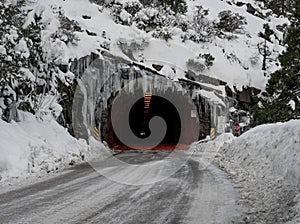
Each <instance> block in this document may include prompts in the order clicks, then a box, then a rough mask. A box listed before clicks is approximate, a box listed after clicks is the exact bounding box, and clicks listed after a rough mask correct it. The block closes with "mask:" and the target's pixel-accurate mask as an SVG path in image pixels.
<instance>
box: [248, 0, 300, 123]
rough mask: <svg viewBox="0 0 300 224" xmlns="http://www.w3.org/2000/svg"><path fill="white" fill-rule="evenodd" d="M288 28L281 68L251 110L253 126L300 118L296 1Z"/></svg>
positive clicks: (298, 6) (299, 11)
mask: <svg viewBox="0 0 300 224" xmlns="http://www.w3.org/2000/svg"><path fill="white" fill-rule="evenodd" d="M291 14H292V15H291V19H290V20H291V25H290V27H289V29H288V33H287V36H286V38H285V43H286V44H287V49H286V51H285V52H283V53H282V55H280V57H279V61H280V63H281V66H282V67H281V69H280V70H278V71H276V72H274V73H273V74H271V77H270V79H269V81H268V84H267V86H266V92H265V93H264V94H263V97H262V98H261V103H262V104H261V105H260V106H255V107H254V119H255V124H261V123H265V122H278V121H287V120H289V119H299V118H300V26H299V25H300V21H299V20H300V0H295V2H294V7H293V10H292V12H291Z"/></svg>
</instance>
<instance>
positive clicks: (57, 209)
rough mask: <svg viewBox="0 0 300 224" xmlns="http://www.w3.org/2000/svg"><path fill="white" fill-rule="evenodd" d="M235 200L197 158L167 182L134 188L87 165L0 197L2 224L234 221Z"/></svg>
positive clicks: (144, 156)
mask: <svg viewBox="0 0 300 224" xmlns="http://www.w3.org/2000/svg"><path fill="white" fill-rule="evenodd" d="M167 155H168V152H147V153H137V152H135V153H134V152H127V153H121V154H119V155H117V156H116V157H117V158H119V159H120V160H122V161H125V162H128V163H131V164H138V165H140V164H142V165H145V164H148V163H155V162H161V159H162V158H165V157H166V156H167ZM165 161H166V159H165V160H163V162H162V163H166V164H167V165H166V166H165V168H166V169H165V170H167V169H168V166H174V164H173V162H172V161H167V162H165ZM177 165H178V164H177ZM110 166H111V167H110V168H113V172H118V171H119V172H120V175H121V176H122V177H124V178H127V179H130V178H133V179H132V180H133V181H134V178H138V179H139V180H140V179H142V178H143V177H144V176H145V175H143V172H142V173H141V171H136V172H139V173H138V175H137V173H135V171H133V170H132V169H127V170H126V169H120V167H118V165H115V167H114V165H110ZM141 175H143V177H142V176H141ZM157 175H160V174H159V172H157ZM136 180H137V179H136ZM235 197H236V193H235V191H234V189H233V188H232V186H231V184H230V182H229V181H228V180H227V178H226V175H225V174H224V173H222V172H221V171H220V170H218V169H217V168H216V167H214V166H212V165H210V166H204V164H203V163H202V162H201V160H199V159H198V158H197V157H195V156H194V157H192V158H190V159H188V160H187V161H185V162H184V163H183V164H182V166H181V168H180V169H179V170H178V171H177V172H176V173H175V174H173V175H172V176H170V177H169V178H167V179H164V180H162V181H159V182H155V183H152V184H148V185H136V186H134V185H126V184H122V183H117V182H114V181H112V180H109V179H107V178H106V177H104V176H102V175H100V174H99V173H97V172H95V170H94V169H93V168H92V167H91V166H90V165H89V164H88V163H87V164H82V165H79V166H76V167H74V168H72V169H71V170H70V172H67V173H65V174H61V175H58V176H56V177H54V178H51V179H48V180H46V181H43V182H40V183H36V184H33V185H30V186H26V187H22V188H20V189H17V190H14V191H11V192H6V193H4V194H0V223H13V224H17V223H43V224H48V223H49V224H50V223H51V224H52V223H78V224H79V223H80V224H82V223H97V224H102V223H103V224H109V223H113V224H125V223H126V224H135V223H136V224H142V223H157V224H160V223H170V224H175V223H197V224H201V223H204V224H209V223H233V220H234V219H236V216H238V209H237V208H236V205H235V202H234V201H235V200H234V199H235Z"/></svg>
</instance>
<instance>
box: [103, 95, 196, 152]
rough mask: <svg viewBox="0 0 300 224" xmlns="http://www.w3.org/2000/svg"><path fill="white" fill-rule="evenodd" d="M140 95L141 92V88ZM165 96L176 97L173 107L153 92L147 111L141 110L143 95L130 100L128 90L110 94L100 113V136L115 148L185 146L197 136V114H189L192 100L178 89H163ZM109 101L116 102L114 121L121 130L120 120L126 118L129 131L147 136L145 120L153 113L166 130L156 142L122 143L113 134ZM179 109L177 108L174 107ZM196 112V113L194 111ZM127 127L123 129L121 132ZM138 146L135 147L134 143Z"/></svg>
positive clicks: (171, 148)
mask: <svg viewBox="0 0 300 224" xmlns="http://www.w3.org/2000/svg"><path fill="white" fill-rule="evenodd" d="M137 91H140V92H139V93H140V95H144V93H143V92H142V90H137ZM165 94H167V95H168V96H169V97H173V98H176V102H177V104H178V105H176V107H175V106H174V105H173V104H172V103H171V102H169V101H168V99H165V98H163V97H160V96H158V95H157V94H155V93H154V94H153V96H152V97H151V101H150V106H149V109H148V111H147V112H146V113H145V97H142V98H140V99H138V100H137V101H134V99H133V97H132V95H130V94H129V93H122V94H119V96H117V97H113V98H111V99H110V100H109V102H108V108H107V110H106V111H105V112H104V113H103V114H102V119H103V121H104V122H102V124H103V125H102V126H101V133H102V137H101V138H102V140H104V141H106V142H107V143H108V145H109V147H110V148H112V149H116V150H130V149H137V148H139V149H152V150H173V149H175V148H176V149H185V148H187V147H188V145H190V144H191V143H193V142H195V141H197V140H198V139H199V120H198V117H195V116H191V113H192V111H193V112H195V105H194V104H193V102H190V101H188V100H187V97H186V96H184V95H183V94H182V93H177V92H172V91H171V90H167V91H166V93H165ZM112 104H117V105H118V110H116V111H115V112H114V113H116V114H114V116H113V117H114V118H115V119H117V121H116V122H115V123H116V124H117V125H118V126H119V127H118V128H120V129H121V130H123V127H124V126H125V125H124V122H129V126H130V129H131V131H132V133H133V134H134V135H135V136H136V137H138V138H141V139H143V138H147V137H148V136H149V135H150V130H149V127H148V123H149V121H150V120H151V118H153V117H155V116H159V117H161V118H162V119H163V120H164V121H165V123H166V125H167V132H166V134H165V135H164V138H163V140H162V141H161V142H160V144H159V145H156V144H154V145H153V144H152V142H147V143H146V144H144V145H142V146H141V145H139V144H140V143H138V142H130V143H131V144H130V146H133V147H132V148H131V147H128V145H125V144H124V143H122V141H120V139H119V138H118V137H117V135H116V133H115V131H114V128H113V125H112V121H111V117H112V114H111V113H112V108H111V105H112ZM178 110H179V111H178ZM124 111H129V118H126V117H125V116H126V115H125V113H124ZM197 116H198V115H197ZM125 131H127V130H124V132H125ZM135 146H138V147H135Z"/></svg>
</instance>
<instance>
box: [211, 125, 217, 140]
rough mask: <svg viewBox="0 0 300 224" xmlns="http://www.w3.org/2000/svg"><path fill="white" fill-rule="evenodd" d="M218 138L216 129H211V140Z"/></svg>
mask: <svg viewBox="0 0 300 224" xmlns="http://www.w3.org/2000/svg"><path fill="white" fill-rule="evenodd" d="M215 137H216V129H215V128H211V129H210V138H211V139H214V138H215Z"/></svg>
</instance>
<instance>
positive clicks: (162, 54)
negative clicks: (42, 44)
mask: <svg viewBox="0 0 300 224" xmlns="http://www.w3.org/2000/svg"><path fill="white" fill-rule="evenodd" d="M94 2H97V3H98V4H100V5H101V7H100V6H99V5H97V4H95V3H91V2H89V1H88V0H74V1H71V0H66V1H60V0H45V1H36V3H35V4H34V5H33V6H32V7H35V11H34V12H37V13H40V14H42V16H44V17H45V18H44V20H43V21H49V22H48V23H47V24H49V25H48V26H46V29H47V30H48V31H49V32H50V33H53V32H54V30H56V29H57V26H58V25H57V19H53V20H51V15H52V14H53V13H52V12H51V11H53V9H60V10H61V11H62V12H63V13H64V14H65V16H66V17H68V18H69V19H70V20H74V21H76V22H78V24H79V26H80V27H81V28H82V32H75V34H76V35H77V37H78V38H79V41H78V43H77V44H76V45H68V46H67V47H68V48H67V49H64V51H67V52H65V53H64V56H63V57H64V58H63V59H62V60H66V58H67V57H68V58H70V59H74V58H80V57H83V56H86V55H88V54H90V53H91V52H95V51H96V50H97V49H100V50H109V51H110V53H111V54H113V55H115V56H120V57H123V58H125V59H128V60H134V61H138V62H140V63H143V64H144V65H146V66H148V67H151V66H152V64H153V62H154V61H159V62H162V63H161V65H167V64H172V65H176V66H177V67H179V68H180V69H176V68H175V70H176V72H175V75H173V76H174V77H173V78H175V79H176V78H183V77H184V75H185V74H184V73H183V72H181V71H187V69H188V67H187V62H188V60H190V59H194V58H195V57H198V56H199V55H200V54H211V55H212V56H213V57H214V58H215V60H214V61H213V65H212V66H211V67H209V68H205V69H204V70H202V71H201V73H203V74H205V75H208V76H211V77H215V78H218V79H220V80H223V81H225V82H227V83H228V85H229V86H230V87H233V86H236V87H237V89H238V90H241V89H242V86H253V87H256V88H259V89H264V87H265V83H266V81H267V77H266V76H265V75H264V73H266V74H268V73H270V72H272V71H274V70H276V69H278V67H277V66H276V61H277V56H278V54H279V53H280V52H281V51H282V50H283V49H284V48H283V47H282V46H281V45H280V44H281V42H282V37H283V33H282V32H281V31H279V30H277V27H278V25H281V26H282V25H283V24H284V23H288V20H287V19H284V18H277V17H276V16H275V15H269V14H268V12H267V11H264V10H263V9H261V8H259V6H257V5H256V3H255V2H254V1H252V0H249V1H248V0H247V1H242V2H240V4H235V1H219V0H211V1H204V0H196V1H192V0H187V1H186V3H187V6H188V7H187V12H186V13H185V14H178V15H172V13H170V14H168V15H165V16H164V15H163V14H162V13H161V12H160V11H159V10H160V9H159V8H151V7H146V6H142V4H141V3H140V2H139V1H129V0H124V1H94ZM82 6H84V7H82ZM197 10H198V11H197ZM228 10H229V11H231V12H230V13H231V15H232V16H233V18H234V16H237V17H236V18H243V20H244V23H243V24H242V23H241V24H236V25H237V27H238V29H235V28H234V30H233V31H232V33H229V32H228V31H230V29H227V28H226V27H225V28H224V27H223V28H220V29H221V32H222V33H223V34H222V35H223V36H222V35H220V34H219V33H218V32H219V31H217V30H215V28H214V26H215V25H214V24H217V25H216V27H218V26H219V25H218V24H221V23H220V20H221V19H222V14H220V12H225V11H228ZM196 12H199V13H200V14H199V16H198V17H195V15H196V14H195V13H196ZM168 13H169V12H168ZM31 14H32V13H31ZM223 14H224V13H223ZM118 16H119V17H120V18H119V17H118ZM29 17H30V16H29ZM31 17H32V15H31ZM52 17H53V16H52ZM116 17H118V18H119V19H115V18H116ZM262 17H265V19H262ZM47 19H48V20H47ZM29 21H30V19H29ZM55 21H56V22H55ZM115 21H116V22H118V21H119V23H120V24H117V23H116V22H115ZM199 21H200V23H198V22H199ZM150 22H152V23H154V22H157V23H158V24H162V27H161V28H160V27H156V28H157V29H155V26H156V25H155V24H152V25H151V24H150ZM233 22H234V21H233ZM235 22H238V21H235ZM265 23H268V24H269V26H270V28H271V29H272V30H274V35H272V36H271V37H270V38H271V41H272V43H271V42H268V43H267V47H268V48H269V51H270V52H272V54H271V55H270V56H268V57H269V58H272V60H269V62H268V64H267V70H266V71H262V69H261V68H262V58H263V57H262V55H260V53H259V49H258V45H260V44H261V43H262V42H263V39H262V38H261V37H258V34H259V32H263V24H265ZM55 24H56V25H55ZM121 24H126V25H121ZM141 24H144V25H143V26H145V25H147V26H149V27H152V28H151V29H150V30H148V31H149V32H145V31H144V30H143V29H144V28H143V26H141ZM176 24H179V25H176ZM189 24H190V25H189ZM197 24H202V25H203V27H198V26H197ZM153 26H154V28H153ZM186 26H188V27H187V29H188V30H187V31H185V29H186ZM183 27H185V28H183ZM205 27H206V28H205ZM207 27H211V28H210V30H207ZM222 29H224V30H222ZM166 30H167V31H166ZM197 30H198V31H197ZM193 32H194V34H193ZM197 32H198V33H199V32H201V33H202V35H203V37H208V35H210V37H209V38H208V39H205V40H203V41H201V40H200V42H197V41H193V40H194V39H193V36H194V35H196V34H197ZM209 32H212V35H211V34H209ZM166 35H170V36H166ZM153 36H154V37H156V36H158V37H159V38H158V39H156V38H153ZM182 37H184V38H188V39H189V38H192V40H185V41H183V39H182ZM224 37H225V38H224ZM160 38H162V39H160ZM164 39H167V41H165V40H164ZM120 43H122V44H120ZM124 46H126V48H127V49H126V51H124ZM128 48H129V49H128ZM128 52H129V53H128ZM164 71H166V74H165V75H167V76H168V75H169V72H168V71H167V70H163V73H164ZM198 72H200V71H198Z"/></svg>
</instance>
